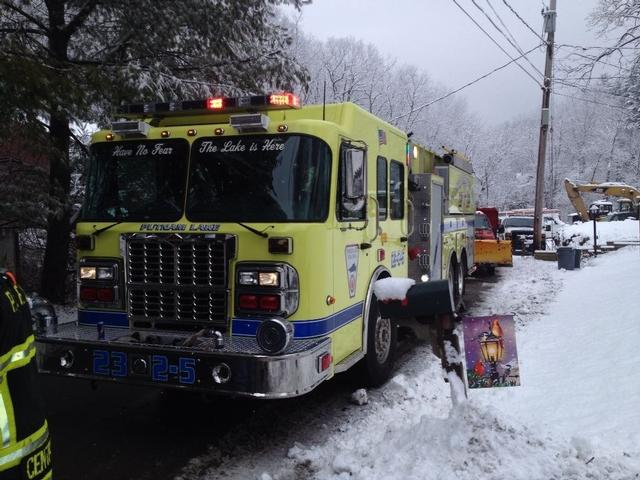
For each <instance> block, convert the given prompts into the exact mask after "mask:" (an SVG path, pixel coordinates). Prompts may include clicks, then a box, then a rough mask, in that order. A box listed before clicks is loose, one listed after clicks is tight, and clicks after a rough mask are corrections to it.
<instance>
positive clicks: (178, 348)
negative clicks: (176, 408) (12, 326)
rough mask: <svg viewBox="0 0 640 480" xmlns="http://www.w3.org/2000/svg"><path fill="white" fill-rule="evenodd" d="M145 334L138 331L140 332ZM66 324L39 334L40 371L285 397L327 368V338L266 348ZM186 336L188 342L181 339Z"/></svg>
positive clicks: (311, 384) (246, 341)
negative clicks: (278, 349) (268, 351)
mask: <svg viewBox="0 0 640 480" xmlns="http://www.w3.org/2000/svg"><path fill="white" fill-rule="evenodd" d="M141 335H142V338H141ZM100 337H101V338H98V333H97V329H96V327H91V326H86V325H76V324H66V325H60V326H58V327H57V329H56V331H55V332H54V331H53V330H52V329H49V331H48V332H47V333H45V334H41V335H40V336H38V338H37V339H36V341H37V359H38V368H39V370H40V372H42V373H48V374H54V375H63V376H68V377H78V378H86V379H92V380H107V381H115V382H119V383H134V384H147V385H155V386H161V387H175V388H184V389H194V390H204V391H209V392H212V393H217V394H223V395H237V396H249V397H256V398H287V397H294V396H298V395H302V394H304V393H306V392H309V391H310V390H313V389H314V388H315V387H316V386H317V385H319V384H320V383H321V382H322V381H323V380H325V379H326V378H327V377H328V376H329V375H330V373H331V371H332V370H331V369H330V368H329V362H328V361H327V359H329V360H330V352H331V340H330V339H329V338H328V337H322V338H314V339H294V340H292V341H291V343H290V344H289V346H288V347H287V349H286V350H285V351H284V352H283V353H282V354H278V355H265V354H264V352H263V351H262V350H261V349H260V347H259V346H258V344H257V342H256V339H255V338H250V337H233V336H231V337H230V336H224V337H223V338H222V340H223V345H222V346H220V344H219V343H218V344H216V339H215V338H210V337H201V336H199V337H195V338H193V339H192V340H191V341H190V335H189V334H185V333H182V332H180V333H176V332H160V333H156V332H154V333H152V332H139V331H138V332H137V333H136V332H135V331H133V330H130V329H128V328H117V327H104V331H103V333H102V334H101V335H100ZM185 342H188V345H189V346H184V344H185Z"/></svg>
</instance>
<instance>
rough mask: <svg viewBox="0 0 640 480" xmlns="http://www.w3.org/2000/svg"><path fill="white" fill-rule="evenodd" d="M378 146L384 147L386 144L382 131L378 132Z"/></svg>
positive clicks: (385, 137)
mask: <svg viewBox="0 0 640 480" xmlns="http://www.w3.org/2000/svg"><path fill="white" fill-rule="evenodd" d="M378 144H379V145H386V144H387V132H385V131H384V130H378Z"/></svg>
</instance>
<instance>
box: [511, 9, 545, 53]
mask: <svg viewBox="0 0 640 480" xmlns="http://www.w3.org/2000/svg"><path fill="white" fill-rule="evenodd" d="M502 2H503V3H504V4H505V5H506V6H507V7H508V8H509V10H511V12H512V13H513V14H514V15H515V16H516V17H518V20H520V21H521V22H522V23H524V25H525V27H527V28H528V29H529V30H531V32H532V33H533V34H534V35H535V36H536V37H538V38H539V39H540V40H542V42H543V43H544V44H545V45H546V44H547V41H546V40H545V39H544V38H542V37H541V36H540V34H539V33H538V32H536V31H535V30H534V29H533V28H531V25H529V24H528V23H527V22H526V21H525V19H524V18H522V17H521V16H520V14H518V12H516V11H515V10H514V8H513V7H512V6H511V5H509V2H507V0H502ZM542 6H543V7H544V3H543V4H542Z"/></svg>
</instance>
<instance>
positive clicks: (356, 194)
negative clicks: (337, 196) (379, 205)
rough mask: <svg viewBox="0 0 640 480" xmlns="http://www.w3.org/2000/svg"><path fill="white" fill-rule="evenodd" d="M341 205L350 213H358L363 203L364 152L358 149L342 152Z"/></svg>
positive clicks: (364, 186) (364, 179) (364, 184)
mask: <svg viewBox="0 0 640 480" xmlns="http://www.w3.org/2000/svg"><path fill="white" fill-rule="evenodd" d="M341 173H342V204H343V207H344V208H345V209H347V210H348V211H350V212H358V211H359V210H361V209H362V207H363V206H364V203H365V194H366V192H365V190H366V177H365V175H366V169H365V152H364V150H360V149H358V148H346V149H345V150H343V161H342V172H341Z"/></svg>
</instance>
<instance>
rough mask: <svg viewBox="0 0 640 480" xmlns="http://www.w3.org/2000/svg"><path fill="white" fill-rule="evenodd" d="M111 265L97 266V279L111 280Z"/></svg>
mask: <svg viewBox="0 0 640 480" xmlns="http://www.w3.org/2000/svg"><path fill="white" fill-rule="evenodd" d="M113 277H114V275H113V267H97V271H96V278H97V279H98V280H113Z"/></svg>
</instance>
